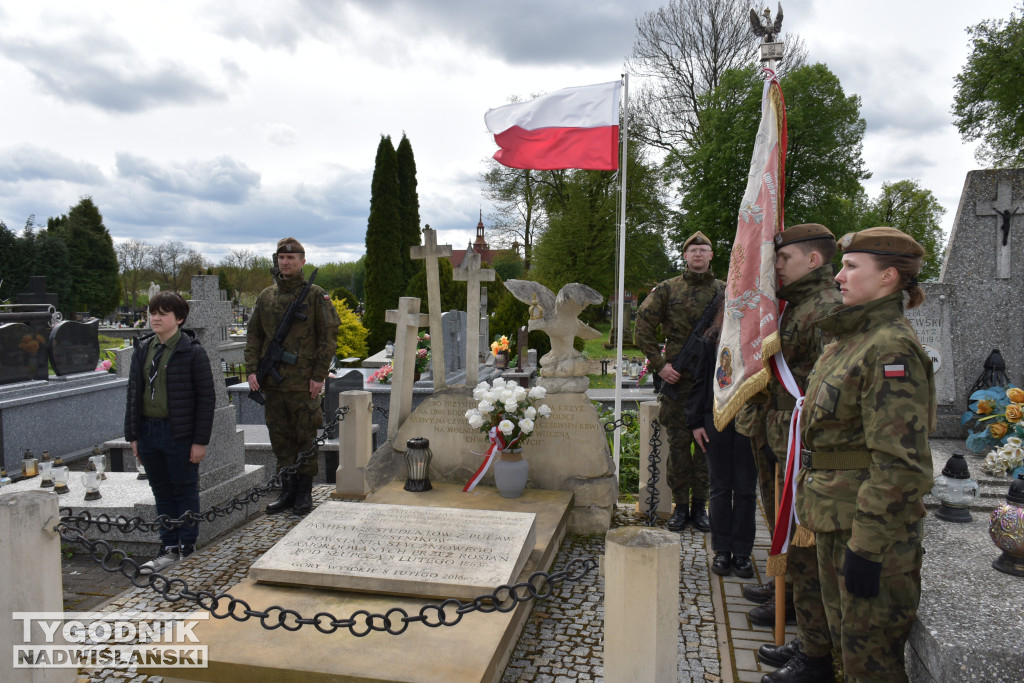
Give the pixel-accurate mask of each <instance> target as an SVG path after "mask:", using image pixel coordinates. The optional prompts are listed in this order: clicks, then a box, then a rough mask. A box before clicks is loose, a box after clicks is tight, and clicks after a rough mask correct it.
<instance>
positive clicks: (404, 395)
mask: <svg viewBox="0 0 1024 683" xmlns="http://www.w3.org/2000/svg"><path fill="white" fill-rule="evenodd" d="M413 248H414V249H415V247H413ZM435 267H436V262H435ZM384 320H385V322H389V323H393V324H394V325H395V357H394V360H393V361H392V362H393V363H394V366H395V369H394V370H393V371H392V372H391V402H390V404H389V405H388V440H393V439H394V438H395V434H397V433H398V428H399V427H400V426H401V425H402V423H403V422H405V418H407V417H409V414H410V413H411V412H412V385H413V382H414V379H415V373H416V337H417V333H418V331H419V328H421V327H423V326H424V325H426V324H427V323H428V322H429V321H430V320H429V316H427V315H426V314H424V313H420V300H419V299H417V298H416V297H414V296H403V297H401V298H399V300H398V309H397V310H390V311H385V312H384ZM438 339H440V337H438ZM434 367H437V366H434ZM441 367H444V366H443V365H442V366H441Z"/></svg>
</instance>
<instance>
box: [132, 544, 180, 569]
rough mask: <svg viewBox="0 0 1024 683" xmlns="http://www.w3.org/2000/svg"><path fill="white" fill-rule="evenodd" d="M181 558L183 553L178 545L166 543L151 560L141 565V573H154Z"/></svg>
mask: <svg viewBox="0 0 1024 683" xmlns="http://www.w3.org/2000/svg"><path fill="white" fill-rule="evenodd" d="M180 559H181V553H180V552H179V550H178V546H176V545H165V546H164V548H163V550H161V551H160V553H159V554H158V555H157V556H156V557H154V558H153V559H152V560H150V561H149V562H146V563H145V564H143V565H142V566H141V567H139V573H140V574H153V573H156V572H161V571H163V570H164V569H166V568H167V567H170V566H171V565H172V564H174V563H175V562H177V561H178V560H180Z"/></svg>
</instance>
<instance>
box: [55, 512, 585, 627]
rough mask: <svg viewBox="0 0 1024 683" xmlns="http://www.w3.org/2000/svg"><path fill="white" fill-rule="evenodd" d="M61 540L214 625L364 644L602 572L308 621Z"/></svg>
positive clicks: (576, 571) (576, 568)
mask: <svg viewBox="0 0 1024 683" xmlns="http://www.w3.org/2000/svg"><path fill="white" fill-rule="evenodd" d="M56 531H57V532H58V533H59V534H60V538H61V540H62V541H64V542H65V543H71V544H74V545H77V546H79V547H81V548H83V549H85V550H86V551H87V552H88V553H89V555H90V556H91V557H92V559H93V560H95V561H96V562H97V563H99V564H100V566H101V567H103V569H105V570H106V571H108V572H119V573H121V574H123V575H124V576H125V577H126V578H127V579H128V580H130V581H131V582H132V585H133V586H136V587H138V588H150V589H152V590H154V591H156V592H157V593H159V594H160V596H161V597H162V598H163V599H164V600H166V601H168V602H178V601H180V600H187V601H189V602H193V603H195V604H196V605H198V606H199V607H200V608H201V609H204V610H206V611H208V612H209V613H210V614H211V616H213V617H214V618H215V619H228V618H231V619H234V620H235V621H248V620H249V619H257V620H259V622H260V625H261V626H262V627H263V628H265V629H267V630H268V631H273V630H274V629H278V628H283V629H284V630H286V631H298V630H299V629H300V628H302V627H303V626H312V627H313V628H315V629H316V630H317V631H320V632H321V633H334V632H335V631H337V630H339V629H345V630H347V631H348V632H349V633H351V634H352V635H353V636H356V637H357V638H362V637H363V636H366V635H369V634H370V633H371V632H373V631H378V632H380V633H388V634H390V635H393V636H397V635H401V634H402V633H404V632H405V631H406V629H407V628H408V627H409V624H414V623H422V624H424V625H425V626H428V627H430V628H437V627H438V626H455V625H456V624H457V623H459V622H460V621H461V620H462V615H464V614H469V613H471V612H482V613H484V614H487V613H490V612H510V611H512V610H513V609H515V608H516V606H517V605H518V604H520V603H523V602H528V601H530V600H539V599H545V598H549V597H551V596H552V595H553V594H554V592H555V590H556V589H557V587H558V586H560V585H561V584H562V583H564V582H566V581H568V582H574V581H579V580H580V579H582V578H584V577H585V576H586V575H587V574H589V573H590V572H592V571H594V570H595V569H597V560H595V559H594V558H592V557H588V558H574V559H572V560H569V561H568V562H567V563H566V564H565V567H564V568H563V569H562V570H561V571H557V572H553V573H551V574H548V573H546V572H540V571H537V572H534V573H532V574H530V578H528V579H527V580H526V581H523V582H520V583H515V584H512V585H508V584H502V585H501V586H498V587H497V588H495V589H494V591H492V592H491V593H490V594H487V595H481V596H479V597H477V598H474V599H473V600H472V601H470V602H462V601H461V600H456V599H455V598H448V599H447V600H444V601H443V602H441V603H440V604H430V605H423V606H422V607H420V610H419V613H418V614H416V615H410V614H409V613H408V612H406V611H405V610H404V609H403V608H401V607H392V608H391V609H389V610H387V611H386V612H385V613H383V614H373V613H371V612H368V611H367V610H356V611H355V612H353V613H352V614H351V615H350V616H349V617H348V618H346V619H339V618H338V617H336V616H334V615H333V614H331V613H330V612H318V613H316V614H315V615H313V616H312V617H311V618H307V617H303V616H302V615H301V614H300V613H299V612H297V611H295V610H293V609H287V608H284V607H280V606H278V605H271V606H270V607H267V608H266V609H263V610H256V609H253V608H252V607H251V606H250V605H249V603H247V602H246V601H245V600H242V599H240V598H236V597H234V596H233V595H231V594H230V593H226V592H225V593H216V594H215V593H213V592H211V591H205V590H199V591H194V590H191V589H190V588H189V585H188V582H187V581H185V580H184V579H179V578H174V577H167V576H164V575H163V574H161V573H160V572H153V573H150V574H143V573H142V571H141V569H142V565H141V564H139V563H138V562H136V561H135V560H134V559H132V558H130V557H128V556H127V555H125V553H124V551H122V550H115V549H113V548H111V546H110V544H109V543H107V542H106V541H105V540H102V539H100V540H95V541H94V540H91V539H89V538H88V537H86V535H85V533H84V532H83V530H82V529H80V528H78V527H74V526H70V525H69V524H67V523H66V522H65V521H64V520H62V521H61V522H60V523H59V524H58V525H57V527H56Z"/></svg>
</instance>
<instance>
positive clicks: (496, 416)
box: [463, 377, 551, 491]
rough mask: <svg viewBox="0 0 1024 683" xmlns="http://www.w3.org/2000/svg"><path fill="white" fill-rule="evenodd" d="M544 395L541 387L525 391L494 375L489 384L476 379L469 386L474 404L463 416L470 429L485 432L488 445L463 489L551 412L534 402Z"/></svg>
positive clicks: (519, 442)
mask: <svg viewBox="0 0 1024 683" xmlns="http://www.w3.org/2000/svg"><path fill="white" fill-rule="evenodd" d="M546 395H547V389H545V388H544V387H533V388H532V389H530V390H529V391H527V390H526V389H524V388H523V387H521V386H519V384H517V383H516V382H509V381H506V380H503V379H502V378H500V377H499V378H497V379H495V380H494V381H493V382H491V383H490V384H488V383H487V382H480V384H478V385H476V388H475V389H474V390H473V398H474V400H476V401H477V402H478V403H477V406H476V408H470V409H469V410H467V411H466V420H467V421H468V422H469V426H470V427H472V428H473V429H479V430H480V431H481V432H483V433H484V434H487V436H488V438H489V439H490V442H491V445H490V448H488V449H487V452H486V453H484V460H483V463H481V465H480V468H479V469H477V471H476V472H475V473H474V475H473V478H472V479H470V481H469V482H468V483H467V484H466V487H465V488H464V489H463V491H472V490H473V487H475V486H476V485H477V483H478V482H479V481H480V479H481V478H483V475H484V474H485V473H486V472H487V468H488V467H489V466H490V464H491V462H492V461H493V460H494V457H495V456H496V455H498V454H499V453H501V452H503V451H515V450H518V449H519V448H521V447H522V445H523V443H524V442H525V441H526V440H527V439H528V438H529V437H530V435H531V434H533V431H534V429H535V427H536V420H538V419H540V418H547V417H550V415H551V408H550V407H548V405H547V404H546V403H540V404H539V405H534V402H539V401H541V400H543V398H544V397H545V396H546Z"/></svg>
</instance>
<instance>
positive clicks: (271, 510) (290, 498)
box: [267, 474, 295, 515]
mask: <svg viewBox="0 0 1024 683" xmlns="http://www.w3.org/2000/svg"><path fill="white" fill-rule="evenodd" d="M281 479H282V481H281V495H280V496H278V497H277V500H275V501H274V502H273V503H271V504H269V505H267V514H268V515H276V514H277V513H278V512H284V511H285V510H287V509H288V508H290V507H291V506H292V505H294V504H295V475H294V474H289V475H282V476H281Z"/></svg>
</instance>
